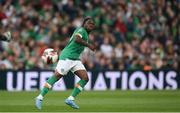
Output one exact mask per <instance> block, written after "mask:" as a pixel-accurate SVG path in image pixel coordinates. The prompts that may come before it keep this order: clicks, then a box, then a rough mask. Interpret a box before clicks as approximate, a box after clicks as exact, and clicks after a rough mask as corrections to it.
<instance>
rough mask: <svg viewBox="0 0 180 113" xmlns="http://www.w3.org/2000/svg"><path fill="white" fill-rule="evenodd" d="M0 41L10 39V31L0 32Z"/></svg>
mask: <svg viewBox="0 0 180 113" xmlns="http://www.w3.org/2000/svg"><path fill="white" fill-rule="evenodd" d="M0 40H1V41H8V42H9V41H10V40H11V32H9V31H8V32H5V33H4V34H0Z"/></svg>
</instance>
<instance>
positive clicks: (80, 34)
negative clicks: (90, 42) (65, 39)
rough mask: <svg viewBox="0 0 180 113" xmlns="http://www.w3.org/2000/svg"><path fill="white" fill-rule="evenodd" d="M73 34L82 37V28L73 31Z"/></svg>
mask: <svg viewBox="0 0 180 113" xmlns="http://www.w3.org/2000/svg"><path fill="white" fill-rule="evenodd" d="M75 35H78V36H80V37H81V38H83V37H84V29H82V28H80V29H78V31H77V32H76V33H75Z"/></svg>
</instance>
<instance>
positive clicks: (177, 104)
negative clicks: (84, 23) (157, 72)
mask: <svg viewBox="0 0 180 113" xmlns="http://www.w3.org/2000/svg"><path fill="white" fill-rule="evenodd" d="M38 93H39V92H38V91H36V92H7V91H0V112H180V90H176V91H121V90H116V91H83V92H82V93H81V94H80V95H79V96H78V97H77V99H76V103H77V104H78V105H79V106H80V109H78V110H75V109H72V108H70V107H69V106H67V105H66V104H65V103H64V99H65V98H66V97H68V95H69V94H70V93H71V90H68V91H59V92H52V91H51V92H49V93H48V94H47V95H46V97H45V98H44V100H43V106H42V110H41V111H39V110H37V109H36V107H35V105H34V103H35V97H36V96H37V95H38Z"/></svg>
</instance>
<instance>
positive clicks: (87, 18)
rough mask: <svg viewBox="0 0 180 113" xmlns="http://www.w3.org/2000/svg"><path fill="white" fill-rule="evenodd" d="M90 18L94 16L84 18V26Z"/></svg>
mask: <svg viewBox="0 0 180 113" xmlns="http://www.w3.org/2000/svg"><path fill="white" fill-rule="evenodd" d="M88 20H92V18H91V17H89V16H88V17H86V18H84V20H83V23H82V26H84V24H85V23H86V21H88Z"/></svg>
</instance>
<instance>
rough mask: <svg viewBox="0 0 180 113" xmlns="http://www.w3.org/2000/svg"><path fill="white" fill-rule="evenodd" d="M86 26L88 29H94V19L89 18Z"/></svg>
mask: <svg viewBox="0 0 180 113" xmlns="http://www.w3.org/2000/svg"><path fill="white" fill-rule="evenodd" d="M86 28H87V30H88V31H92V30H93V29H94V28H95V25H94V21H93V20H88V21H87V22H86Z"/></svg>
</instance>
